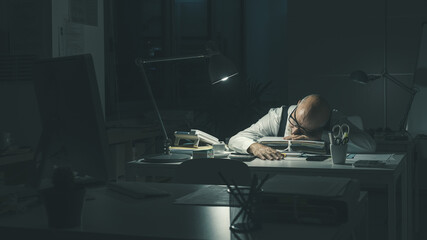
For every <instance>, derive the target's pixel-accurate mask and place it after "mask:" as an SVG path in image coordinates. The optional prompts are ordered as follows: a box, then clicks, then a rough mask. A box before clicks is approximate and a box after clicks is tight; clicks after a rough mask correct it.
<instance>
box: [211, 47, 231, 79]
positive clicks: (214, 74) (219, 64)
mask: <svg viewBox="0 0 427 240" xmlns="http://www.w3.org/2000/svg"><path fill="white" fill-rule="evenodd" d="M237 74H238V72H237V69H236V67H235V66H234V64H233V63H232V62H231V61H230V60H229V59H228V58H226V57H225V56H224V55H222V54H219V53H218V54H213V55H211V56H210V59H209V77H210V81H211V84H216V83H219V82H223V81H226V80H228V79H229V78H230V77H233V76H235V75H237Z"/></svg>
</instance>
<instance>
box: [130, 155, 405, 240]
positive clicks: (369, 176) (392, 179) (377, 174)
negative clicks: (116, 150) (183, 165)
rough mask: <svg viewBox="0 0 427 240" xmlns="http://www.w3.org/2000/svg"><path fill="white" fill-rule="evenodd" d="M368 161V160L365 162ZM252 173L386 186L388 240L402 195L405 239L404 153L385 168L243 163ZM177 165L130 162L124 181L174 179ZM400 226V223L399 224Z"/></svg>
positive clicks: (294, 161)
mask: <svg viewBox="0 0 427 240" xmlns="http://www.w3.org/2000/svg"><path fill="white" fill-rule="evenodd" d="M366 160H370V159H366ZM246 164H247V165H248V166H249V167H250V169H251V171H252V173H257V174H267V173H269V174H293V175H310V176H313V175H314V176H331V177H347V178H354V179H358V180H359V181H360V183H361V185H362V187H363V186H365V187H366V186H369V187H371V186H380V187H383V186H386V189H387V199H388V210H387V217H388V218H387V227H388V239H389V240H395V239H397V230H396V229H397V227H398V224H397V206H398V205H397V198H398V193H400V194H401V196H400V199H401V206H402V207H401V210H402V211H401V217H402V219H401V220H402V222H401V226H402V239H407V222H408V208H407V203H408V202H407V199H408V192H407V191H397V186H398V182H399V180H400V186H401V188H402V189H407V188H408V185H407V184H408V181H407V168H406V154H395V155H394V156H393V160H391V161H390V162H388V164H387V165H386V168H354V167H353V166H351V165H350V164H346V165H334V164H332V159H330V158H329V159H327V160H325V161H322V162H308V161H306V160H305V159H304V158H286V159H285V160H280V161H264V160H261V159H255V160H253V161H251V162H246ZM178 166H179V163H144V162H138V161H132V162H129V163H128V164H127V169H126V178H127V179H128V180H136V179H138V178H140V177H144V176H153V175H154V176H170V177H173V176H174V172H175V169H176V168H177V167H178ZM399 225H400V224H399Z"/></svg>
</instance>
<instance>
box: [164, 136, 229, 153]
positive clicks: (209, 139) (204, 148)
mask: <svg viewBox="0 0 427 240" xmlns="http://www.w3.org/2000/svg"><path fill="white" fill-rule="evenodd" d="M174 135H175V141H174V146H171V147H170V148H169V149H170V152H171V153H183V154H189V155H191V156H192V157H193V159H195V158H227V157H228V155H229V154H230V152H229V151H228V147H227V145H226V144H225V143H224V142H222V141H219V139H218V138H216V137H214V136H212V135H210V134H208V133H205V132H203V131H201V130H197V129H191V130H190V131H175V134H174Z"/></svg>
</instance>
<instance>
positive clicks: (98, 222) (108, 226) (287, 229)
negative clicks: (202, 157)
mask: <svg viewBox="0 0 427 240" xmlns="http://www.w3.org/2000/svg"><path fill="white" fill-rule="evenodd" d="M148 185H149V186H151V187H156V188H158V189H161V190H164V191H168V192H170V193H171V195H170V196H168V197H160V198H147V199H133V198H130V197H127V196H125V195H121V194H119V193H116V192H113V191H111V190H109V189H106V188H103V187H101V188H95V189H88V191H87V193H86V199H91V200H86V201H85V203H84V206H83V214H82V225H81V227H77V228H69V229H63V230H53V229H49V228H48V227H47V217H46V214H45V212H44V207H43V206H42V205H38V206H36V207H34V208H32V209H30V210H28V211H27V212H25V213H20V214H14V215H7V216H0V232H1V236H2V239H24V237H26V239H221V240H227V239H277V237H280V236H281V237H282V238H283V237H284V236H286V239H302V240H304V239H309V240H312V239H316V240H322V239H324V240H327V239H336V240H341V239H349V238H350V236H351V233H350V232H351V231H350V230H349V228H350V226H348V224H342V225H336V226H332V225H330V226H320V225H308V224H306V225H300V224H284V223H281V224H279V223H277V224H275V223H265V224H263V229H262V230H260V231H256V232H253V234H251V235H249V236H247V237H245V236H242V235H240V234H239V235H237V236H236V235H234V234H233V233H232V232H231V231H230V230H229V225H230V210H229V207H224V206H192V205H178V204H173V201H174V200H175V199H176V198H178V197H181V196H184V195H186V194H188V193H191V192H193V191H196V190H199V189H201V188H202V187H205V186H207V185H193V184H169V183H148ZM366 204H367V196H366V193H363V192H362V193H361V196H360V198H359V206H360V211H359V212H364V208H365V207H366ZM361 215H362V214H361ZM360 217H361V218H363V216H360ZM360 221H361V219H358V222H359V223H360ZM9 236H10V237H9Z"/></svg>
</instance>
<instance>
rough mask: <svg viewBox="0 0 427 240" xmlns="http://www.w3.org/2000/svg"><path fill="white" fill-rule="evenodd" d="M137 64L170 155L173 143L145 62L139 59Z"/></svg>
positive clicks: (166, 149) (166, 150) (166, 151)
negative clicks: (171, 143) (167, 131)
mask: <svg viewBox="0 0 427 240" xmlns="http://www.w3.org/2000/svg"><path fill="white" fill-rule="evenodd" d="M135 64H136V65H137V66H138V68H139V71H140V73H141V76H142V78H143V79H144V82H145V86H146V87H147V90H148V95H149V96H150V100H151V103H152V104H153V107H154V110H155V112H156V115H157V118H158V119H159V122H160V126H161V127H162V131H163V135H164V137H165V144H164V145H165V146H164V148H165V149H164V151H165V153H167V154H169V145H170V142H171V141H170V139H169V137H168V134H167V133H166V128H165V125H164V124H163V120H162V117H161V115H160V112H159V109H158V107H157V103H156V100H155V98H154V95H153V92H152V90H151V85H150V82H149V81H148V78H147V74H146V73H145V69H144V61H143V60H142V59H141V58H137V59H136V60H135Z"/></svg>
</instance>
